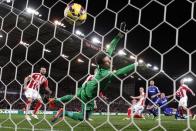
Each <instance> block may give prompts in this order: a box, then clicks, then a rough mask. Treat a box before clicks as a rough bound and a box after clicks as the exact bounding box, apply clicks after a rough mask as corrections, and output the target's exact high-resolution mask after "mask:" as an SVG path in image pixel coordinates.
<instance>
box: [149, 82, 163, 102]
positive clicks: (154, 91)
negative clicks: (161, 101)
mask: <svg viewBox="0 0 196 131" xmlns="http://www.w3.org/2000/svg"><path fill="white" fill-rule="evenodd" d="M157 93H160V91H159V88H158V87H156V86H149V87H148V97H149V98H150V99H151V100H152V101H153V102H155V101H156V100H157V98H158V96H157V97H155V98H151V96H153V95H156V94H157Z"/></svg>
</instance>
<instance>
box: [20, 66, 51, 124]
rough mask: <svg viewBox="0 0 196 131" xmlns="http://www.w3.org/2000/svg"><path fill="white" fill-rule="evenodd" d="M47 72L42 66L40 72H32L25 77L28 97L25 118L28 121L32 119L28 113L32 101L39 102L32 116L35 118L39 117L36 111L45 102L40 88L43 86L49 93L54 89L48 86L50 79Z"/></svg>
mask: <svg viewBox="0 0 196 131" xmlns="http://www.w3.org/2000/svg"><path fill="white" fill-rule="evenodd" d="M45 74H46V68H44V67H41V68H40V72H39V73H32V74H31V75H29V76H27V77H26V78H25V79H24V95H25V96H26V98H27V103H26V112H25V113H26V115H25V118H26V119H27V120H28V121H30V120H31V118H30V116H29V115H28V114H27V113H28V111H29V109H30V107H31V103H32V101H33V100H37V103H36V106H35V109H34V112H33V114H32V117H34V118H35V119H38V117H37V115H36V113H37V112H38V111H39V109H40V108H41V107H42V103H43V101H42V99H41V96H40V94H39V92H38V91H39V88H40V87H41V86H43V87H44V88H45V90H46V91H47V92H48V93H49V94H52V91H51V90H50V88H49V87H48V80H47V78H46V77H45V76H44V75H45Z"/></svg>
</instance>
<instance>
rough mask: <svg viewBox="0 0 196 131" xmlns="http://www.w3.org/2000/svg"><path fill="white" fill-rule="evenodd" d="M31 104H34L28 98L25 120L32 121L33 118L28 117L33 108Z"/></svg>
mask: <svg viewBox="0 0 196 131" xmlns="http://www.w3.org/2000/svg"><path fill="white" fill-rule="evenodd" d="M31 103H32V98H30V97H29V98H27V102H26V110H25V118H26V119H27V120H28V121H30V120H31V118H30V116H29V115H28V112H29V109H30V107H31Z"/></svg>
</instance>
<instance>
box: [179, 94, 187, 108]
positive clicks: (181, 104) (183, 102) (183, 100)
mask: <svg viewBox="0 0 196 131" xmlns="http://www.w3.org/2000/svg"><path fill="white" fill-rule="evenodd" d="M187 101H188V97H187V96H185V97H182V98H180V101H179V103H178V106H182V107H187Z"/></svg>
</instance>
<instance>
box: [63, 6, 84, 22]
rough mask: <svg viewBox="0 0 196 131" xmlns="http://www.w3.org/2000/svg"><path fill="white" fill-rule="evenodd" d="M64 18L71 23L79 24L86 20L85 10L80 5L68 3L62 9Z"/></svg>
mask: <svg viewBox="0 0 196 131" xmlns="http://www.w3.org/2000/svg"><path fill="white" fill-rule="evenodd" d="M64 16H65V19H66V20H67V21H68V22H69V23H70V24H73V23H74V22H75V23H76V25H80V24H82V23H84V22H85V21H86V18H87V13H86V10H85V9H84V8H83V7H82V5H80V4H77V3H71V4H68V5H67V7H66V8H65V11H64Z"/></svg>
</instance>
